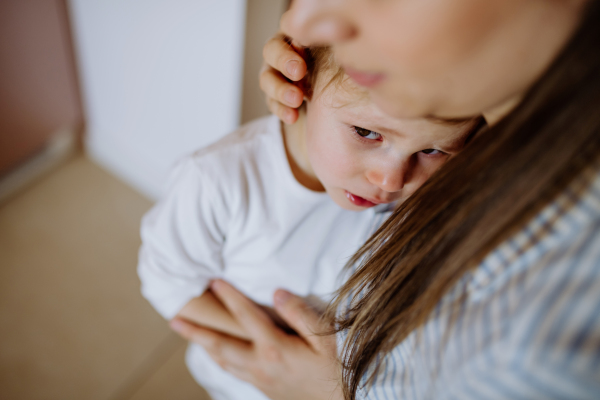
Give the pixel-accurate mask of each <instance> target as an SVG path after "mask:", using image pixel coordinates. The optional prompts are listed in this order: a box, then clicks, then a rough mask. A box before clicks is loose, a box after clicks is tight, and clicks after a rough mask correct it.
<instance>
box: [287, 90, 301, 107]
mask: <svg viewBox="0 0 600 400" xmlns="http://www.w3.org/2000/svg"><path fill="white" fill-rule="evenodd" d="M283 99H284V100H285V101H286V102H287V104H288V106H292V107H296V106H297V105H298V102H299V101H300V95H299V94H298V93H296V91H295V90H286V91H285V93H284V94H283Z"/></svg>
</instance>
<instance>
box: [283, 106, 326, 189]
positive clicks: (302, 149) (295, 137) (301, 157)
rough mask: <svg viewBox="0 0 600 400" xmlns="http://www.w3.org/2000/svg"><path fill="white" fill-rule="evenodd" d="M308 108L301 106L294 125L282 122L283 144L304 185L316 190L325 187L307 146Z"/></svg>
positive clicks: (298, 179) (292, 168) (292, 167)
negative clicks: (317, 173) (318, 175)
mask: <svg viewBox="0 0 600 400" xmlns="http://www.w3.org/2000/svg"><path fill="white" fill-rule="evenodd" d="M305 110H306V108H305V107H300V109H299V116H298V121H296V123H295V124H293V125H287V124H284V123H283V122H282V123H281V130H282V132H283V144H284V146H285V153H286V155H287V159H288V163H289V165H290V169H291V170H292V173H293V174H294V177H295V178H296V180H297V181H298V183H300V184H301V185H302V186H304V187H306V188H307V189H310V190H313V191H315V192H323V191H325V189H324V188H323V185H322V184H321V182H320V181H319V179H318V178H317V176H316V175H315V172H314V171H313V169H312V165H311V164H310V160H309V158H308V151H307V148H306V111H305Z"/></svg>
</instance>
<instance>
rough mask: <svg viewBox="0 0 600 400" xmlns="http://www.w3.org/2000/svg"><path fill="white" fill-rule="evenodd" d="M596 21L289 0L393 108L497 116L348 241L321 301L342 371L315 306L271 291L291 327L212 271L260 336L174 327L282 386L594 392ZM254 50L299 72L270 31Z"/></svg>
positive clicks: (536, 9) (598, 201)
mask: <svg viewBox="0 0 600 400" xmlns="http://www.w3.org/2000/svg"><path fill="white" fill-rule="evenodd" d="M599 22H600V2H599V1H596V0H587V1H586V0H527V1H523V0H486V1H485V2H482V1H479V0H438V1H421V0H407V1H399V0H391V1H368V0H354V1H350V0H348V1H318V2H317V1H308V0H307V1H301V0H296V1H295V2H294V3H293V7H292V9H291V10H290V11H288V12H287V13H286V14H285V15H284V17H283V19H282V29H283V31H284V32H285V33H286V34H288V35H289V36H291V37H294V38H295V39H296V40H298V41H299V43H301V44H317V43H323V44H330V45H331V46H332V47H333V50H334V52H335V54H336V56H337V57H338V59H339V61H340V62H341V63H342V64H343V65H344V66H345V67H346V71H347V72H348V73H349V75H350V76H352V77H353V78H354V79H355V81H356V82H357V83H359V84H363V85H364V86H366V87H367V88H368V89H369V91H370V94H371V95H372V97H373V99H374V100H375V101H376V102H377V103H378V105H379V106H380V107H381V108H382V109H383V110H384V111H385V112H387V113H388V114H390V115H396V116H403V117H410V116H415V117H416V116H427V115H432V116H435V117H440V118H457V117H465V116H469V115H476V114H478V113H482V114H483V115H484V116H485V117H486V120H487V121H488V124H489V125H491V128H490V129H489V131H487V132H486V133H485V134H482V135H480V136H479V137H478V138H477V140H475V141H474V142H473V143H472V144H471V145H470V146H469V147H468V148H467V149H466V150H465V151H463V153H461V154H460V155H459V156H457V157H456V158H454V159H453V160H450V161H449V163H448V164H447V165H446V166H445V167H444V168H443V170H442V171H440V172H439V173H437V174H436V175H434V176H433V177H432V178H431V179H430V181H429V182H428V183H427V184H425V185H424V186H423V187H422V188H421V189H420V190H419V191H418V192H417V193H415V195H414V196H413V197H412V198H411V199H409V200H408V201H407V202H406V203H404V204H403V205H402V207H401V208H400V209H399V210H397V211H396V212H395V214H394V215H393V216H392V217H391V218H390V219H389V220H388V222H387V223H386V224H385V225H384V226H383V227H382V228H381V229H380V230H379V231H378V232H377V233H376V234H375V235H374V236H373V237H372V238H371V239H370V240H369V241H368V243H367V244H366V245H365V246H364V247H363V249H362V250H361V251H360V252H359V253H358V254H357V255H356V257H355V258H354V260H353V261H355V262H358V261H359V260H363V261H362V262H361V263H360V267H359V268H358V269H357V271H356V272H355V274H354V275H353V276H352V277H351V278H350V279H349V281H348V282H347V283H346V284H345V285H344V286H343V287H342V288H341V289H340V293H339V296H338V297H337V300H336V301H335V302H334V304H333V305H332V308H331V309H332V310H337V312H338V313H339V314H338V318H337V320H336V327H337V329H338V330H339V331H340V334H339V336H338V337H339V338H340V339H341V340H340V342H343V343H342V345H343V347H342V348H341V352H340V355H339V356H340V358H341V360H342V367H341V371H340V369H339V368H340V367H339V366H338V364H337V363H335V362H334V361H332V360H333V358H334V356H335V349H334V347H335V343H334V341H333V339H332V337H331V336H315V335H313V334H311V332H314V331H318V330H320V329H326V328H327V326H323V325H322V323H319V322H318V319H317V317H316V316H315V315H314V314H312V313H311V312H309V311H308V310H307V309H306V307H305V306H303V305H302V302H301V300H299V299H298V298H296V297H294V296H293V295H291V294H288V293H285V292H282V291H280V292H278V293H277V294H276V304H277V310H278V311H279V312H280V313H281V314H282V316H283V317H284V318H285V319H286V320H288V321H289V323H290V325H292V326H293V327H294V328H296V330H297V331H298V333H299V335H300V338H297V337H290V336H286V335H285V334H283V333H282V332H280V331H278V330H276V329H275V328H274V327H273V326H272V323H271V322H270V321H269V319H268V318H267V317H266V316H264V315H263V314H262V313H261V312H260V310H257V309H256V308H255V307H253V306H252V305H251V304H250V303H249V302H248V301H247V300H245V299H244V298H243V296H241V295H240V294H239V293H238V292H236V291H235V289H233V288H232V287H230V286H229V285H227V284H226V283H224V282H216V284H215V285H214V287H213V289H214V291H215V293H216V294H217V295H218V296H219V297H220V298H221V299H222V300H223V301H224V303H225V304H226V305H227V306H228V308H229V309H230V311H231V312H232V313H233V314H234V315H235V316H236V317H237V318H238V319H239V320H240V322H241V323H242V325H243V326H244V327H245V329H247V330H248V332H250V335H251V337H252V338H253V339H254V340H253V342H252V344H249V343H243V342H236V341H233V340H231V339H229V338H226V337H223V336H221V335H219V334H217V333H215V332H210V331H206V330H202V329H199V328H195V327H191V326H189V325H185V324H183V323H182V322H181V321H176V322H175V323H174V328H176V330H178V331H180V332H182V334H183V335H184V336H186V337H188V338H190V339H192V340H195V341H197V342H198V343H200V344H202V345H204V346H205V347H207V348H208V349H209V351H210V352H211V354H212V355H213V357H214V358H215V359H216V360H218V361H219V362H220V363H221V364H222V365H223V366H224V368H226V369H228V370H229V371H231V372H233V373H234V374H236V375H238V376H239V377H241V378H243V379H246V380H248V381H250V382H252V383H254V384H255V385H256V386H257V387H259V389H261V390H263V391H264V392H265V393H266V394H267V395H269V396H270V397H271V398H274V399H291V398H298V399H308V398H310V399H319V398H323V399H326V398H340V399H341V398H347V399H354V398H374V399H386V398H390V399H392V398H442V397H448V398H461V399H462V398H593V397H597V395H598V393H600V384H599V382H600V376H599V375H600V372H599V370H600V315H599V311H598V305H599V304H600V232H599V229H598V227H600V165H599V163H598V156H599V153H600V113H599V112H598V110H599V107H600V73H599V72H600V55H599V54H598V51H597V49H598V48H600V47H599V45H600V24H599ZM265 57H266V59H267V62H269V63H270V64H271V65H272V66H274V67H275V68H276V69H277V70H281V71H286V67H291V68H290V70H289V71H291V75H293V74H294V73H296V74H297V75H296V76H295V78H299V76H298V75H302V73H303V70H304V66H303V62H302V60H301V58H300V57H299V56H298V55H297V54H295V53H294V52H291V51H290V50H289V49H285V48H284V47H283V45H282V42H281V41H277V40H275V41H272V42H271V43H270V44H268V45H267V46H266V48H265ZM290 61H291V63H290V64H288V62H290ZM287 73H288V74H290V72H287ZM288 76H289V77H290V78H294V76H290V75H288ZM261 83H262V86H263V88H264V89H265V91H267V93H269V94H270V95H271V97H272V98H274V99H280V100H281V101H283V104H281V103H278V102H277V100H270V105H271V108H272V110H273V111H275V112H276V113H277V114H278V115H280V116H282V117H283V118H289V119H294V111H292V110H291V109H290V108H286V105H288V106H294V105H296V104H294V102H296V103H297V102H298V101H299V100H300V99H299V98H298V97H299V96H298V93H299V92H298V90H299V89H297V88H295V87H293V86H291V85H290V84H288V83H286V82H284V81H283V80H282V79H281V76H280V75H278V73H277V72H276V71H275V70H273V69H268V70H266V71H265V72H264V73H263V76H262V78H261ZM290 91H291V93H292V96H286V94H289V93H290ZM294 97H295V98H294ZM284 104H286V105H284ZM329 315H332V314H331V313H330V314H329ZM320 324H321V326H320ZM343 339H345V340H343ZM340 375H341V376H342V380H341V385H340V386H338V385H337V382H338V377H339V376H340Z"/></svg>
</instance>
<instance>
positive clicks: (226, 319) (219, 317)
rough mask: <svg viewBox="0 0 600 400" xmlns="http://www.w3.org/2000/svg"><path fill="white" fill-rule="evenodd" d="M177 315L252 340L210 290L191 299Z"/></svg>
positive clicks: (197, 323)
mask: <svg viewBox="0 0 600 400" xmlns="http://www.w3.org/2000/svg"><path fill="white" fill-rule="evenodd" d="M177 317H180V318H184V319H186V320H188V321H190V322H193V323H195V324H196V325H200V326H203V327H206V328H210V329H214V330H216V331H220V332H223V333H226V334H228V335H231V336H235V337H238V338H240V339H245V340H250V337H249V336H248V335H247V334H246V332H244V330H243V329H242V327H241V326H240V324H239V323H238V322H237V321H236V320H235V319H234V318H233V317H232V316H231V314H230V313H229V311H228V310H227V309H226V308H225V306H224V305H223V304H222V303H221V302H220V301H219V299H217V298H216V297H215V296H214V295H213V294H212V292H211V291H210V290H207V291H206V292H204V294H203V295H201V296H200V297H195V298H193V299H192V300H190V301H189V302H188V303H187V304H186V305H185V306H183V308H182V309H181V310H180V311H179V313H177Z"/></svg>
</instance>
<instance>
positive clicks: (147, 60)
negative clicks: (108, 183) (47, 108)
mask: <svg viewBox="0 0 600 400" xmlns="http://www.w3.org/2000/svg"><path fill="white" fill-rule="evenodd" d="M69 6H70V11H71V17H72V24H73V34H74V40H75V47H76V52H77V57H78V63H79V69H80V74H81V84H82V91H83V98H84V108H85V113H86V121H87V129H86V146H87V150H88V153H89V154H90V155H91V156H92V158H94V159H95V160H96V161H97V162H98V163H100V164H101V165H102V166H104V167H106V168H107V169H108V170H110V171H112V172H113V173H115V174H116V175H117V176H119V177H121V178H122V179H124V180H125V181H126V182H128V183H130V184H131V185H132V186H134V187H135V188H137V189H138V190H140V191H141V192H142V193H144V194H146V195H147V196H149V197H150V198H153V199H156V198H157V197H158V196H159V195H160V193H161V189H162V187H163V184H164V180H165V177H166V174H167V172H168V170H169V168H170V166H171V165H172V164H173V162H174V161H175V160H177V159H178V158H179V157H181V156H182V155H183V154H186V153H189V152H191V151H192V150H194V149H196V148H198V147H201V146H203V145H206V144H207V143H209V142H212V141H214V140H216V139H218V138H219V137H221V136H222V135H224V134H226V133H227V132H229V131H231V130H233V129H234V128H235V127H236V126H237V125H238V121H239V115H240V97H241V76H242V60H243V42H244V40H243V36H244V23H245V0H218V1H217V0H101V1H100V0H70V1H69Z"/></svg>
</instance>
